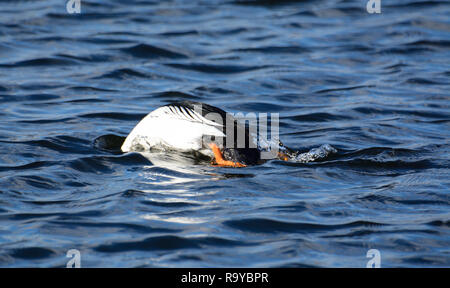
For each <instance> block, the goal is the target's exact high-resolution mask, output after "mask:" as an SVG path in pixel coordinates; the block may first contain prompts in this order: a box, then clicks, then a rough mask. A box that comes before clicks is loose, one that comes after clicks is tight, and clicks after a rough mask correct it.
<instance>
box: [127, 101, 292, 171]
mask: <svg viewBox="0 0 450 288" xmlns="http://www.w3.org/2000/svg"><path fill="white" fill-rule="evenodd" d="M211 115H212V116H214V117H211ZM212 118H213V119H212ZM230 123H231V125H230ZM230 128H232V130H233V131H231V129H230ZM228 133H232V134H231V135H232V136H233V137H232V138H231V139H233V140H232V142H233V143H231V144H232V145H229V144H230V143H228V142H226V141H227V135H228ZM236 135H245V143H239V144H241V145H238V142H237V138H238V137H235V136H236ZM225 143H226V145H225ZM254 143H255V138H254V135H251V133H250V130H249V127H248V126H246V125H244V124H241V123H239V122H238V121H237V120H236V119H235V118H234V117H233V116H232V115H231V114H229V113H226V112H225V111H223V110H222V109H220V108H217V107H214V106H211V105H208V104H205V103H200V102H193V101H183V102H174V103H171V104H167V105H164V106H161V107H159V108H157V109H155V110H154V111H152V112H150V113H149V114H148V115H147V116H145V117H144V118H143V119H142V120H141V121H140V122H139V123H138V124H137V125H136V126H135V127H134V128H133V130H132V131H131V132H130V134H129V135H128V136H127V137H126V139H125V141H124V142H123V144H122V146H121V150H122V152H130V151H136V152H140V151H150V150H152V149H167V150H177V151H181V152H191V151H195V152H199V153H200V154H202V155H206V156H208V157H210V158H211V159H212V164H213V165H215V166H221V167H245V166H247V165H255V164H260V163H262V162H264V160H263V159H261V149H260V148H259V147H258V145H255V144H254ZM242 144H244V145H242ZM252 144H253V145H252ZM277 145H278V147H277V148H278V150H277V151H278V153H277V154H276V155H277V156H276V158H278V159H281V160H285V161H287V160H289V159H290V158H291V157H292V156H294V155H295V154H296V152H294V151H293V150H291V149H289V148H287V147H285V146H284V145H283V144H282V143H281V142H278V144H277Z"/></svg>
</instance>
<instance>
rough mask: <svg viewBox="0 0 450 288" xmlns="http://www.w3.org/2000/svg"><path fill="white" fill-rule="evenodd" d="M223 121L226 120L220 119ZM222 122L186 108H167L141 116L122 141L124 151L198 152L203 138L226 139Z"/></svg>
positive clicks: (173, 106) (169, 106) (171, 106)
mask: <svg viewBox="0 0 450 288" xmlns="http://www.w3.org/2000/svg"><path fill="white" fill-rule="evenodd" d="M222 121H225V119H222ZM222 130H223V125H222V123H216V122H214V121H211V120H209V119H207V118H206V117H203V116H202V115H201V113H198V112H197V111H194V109H190V108H188V107H183V106H176V105H168V106H163V107H160V108H158V109H156V110H154V111H152V112H151V113H149V114H148V115H147V116H145V117H144V119H142V120H141V121H140V122H139V123H138V124H137V125H136V127H134V128H133V130H132V131H131V132H130V134H129V135H128V136H127V138H126V139H125V142H124V144H123V145H122V147H121V149H122V151H123V152H129V151H142V148H144V150H150V149H151V148H152V147H156V146H165V147H169V148H173V149H178V150H200V149H202V148H203V146H204V145H203V144H204V143H203V142H202V139H203V136H205V135H211V136H216V137H225V134H224V133H223V131H222Z"/></svg>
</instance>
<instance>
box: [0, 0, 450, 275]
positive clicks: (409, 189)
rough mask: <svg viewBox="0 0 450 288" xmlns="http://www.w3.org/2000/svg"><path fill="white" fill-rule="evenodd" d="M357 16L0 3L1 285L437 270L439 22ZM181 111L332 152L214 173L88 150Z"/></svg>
mask: <svg viewBox="0 0 450 288" xmlns="http://www.w3.org/2000/svg"><path fill="white" fill-rule="evenodd" d="M366 2H367V1H339V0H335V1H331V0H330V1H298V2H297V1H282V2H276V1H231V0H230V1H227V0H224V1H166V2H163V3H158V2H157V1H148V0H140V1H124V0H123V1H122V0H110V1H106V0H105V1H100V0H89V1H88V0H82V1H81V4H82V5H81V9H82V11H81V12H82V13H81V15H70V14H68V13H67V12H66V9H65V6H66V5H65V4H66V3H65V1H61V0H58V1H56V0H55V1H18V0H16V1H6V0H2V1H0V37H1V38H0V39H1V41H0V135H1V136H0V149H1V151H2V152H1V154H0V223H1V225H0V266H2V267H5V266H6V267H17V266H33V267H35V266H38V267H65V265H66V262H67V261H68V258H66V252H67V250H69V249H72V248H73V249H78V250H79V251H80V252H81V265H82V266H84V267H98V266H107V267H136V266H139V267H140V266H145V267H186V266H196V267H217V266H219V267H222V266H239V267H241V266H244V267H261V266H262V267H297V266H313V267H365V266H366V263H367V261H368V260H369V259H368V258H367V257H366V253H367V251H368V250H369V249H371V248H374V249H378V250H379V251H380V253H381V266H382V267H398V266H401V267H440V266H450V238H449V236H450V235H449V225H450V224H449V223H450V222H449V221H450V210H449V204H450V199H449V191H450V181H449V179H450V177H449V175H450V173H449V164H450V157H449V152H450V145H449V139H450V129H449V128H450V126H449V121H450V110H449V100H450V97H449V92H448V91H449V88H450V87H449V84H450V81H449V76H450V64H449V57H450V50H449V48H450V38H449V36H450V19H449V15H450V4H449V2H447V1H418V0H404V1H388V0H382V1H381V4H382V14H381V15H375V14H368V13H367V12H366V10H365V6H366ZM185 99H187V100H195V101H202V102H206V103H208V104H212V105H215V106H218V107H221V108H223V109H225V110H227V111H230V112H244V113H246V112H255V113H259V112H268V113H270V112H276V113H280V122H281V125H280V137H281V139H282V141H283V142H284V143H285V144H286V145H288V146H290V147H293V148H296V149H299V150H301V151H308V150H310V149H312V148H316V147H319V146H321V145H323V144H330V145H332V146H333V147H335V148H336V149H337V151H338V152H337V153H336V154H333V155H331V156H329V157H327V158H325V159H322V160H320V161H315V162H310V163H287V162H282V161H269V162H267V163H266V164H264V165H261V166H254V167H248V168H243V169H233V168H231V169H226V168H216V167H210V166H207V165H191V164H185V163H184V162H183V159H181V158H177V157H178V156H164V155H159V156H158V157H156V158H155V160H154V161H153V163H152V162H150V161H149V160H147V159H146V158H144V157H143V156H141V155H140V154H137V153H129V154H120V153H110V152H108V151H103V150H100V149H97V148H95V147H94V146H93V141H94V139H95V138H96V137H99V136H102V135H106V134H114V135H120V136H126V135H127V134H128V133H129V131H130V130H131V129H132V128H133V127H134V125H136V123H137V122H138V121H139V120H140V119H141V118H142V117H143V116H145V115H146V114H147V113H148V112H150V111H151V110H152V109H154V108H156V107H158V106H160V105H163V104H165V103H167V102H169V101H173V100H185ZM170 158H172V159H170Z"/></svg>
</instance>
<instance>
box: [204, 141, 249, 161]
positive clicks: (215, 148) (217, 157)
mask: <svg viewBox="0 0 450 288" xmlns="http://www.w3.org/2000/svg"><path fill="white" fill-rule="evenodd" d="M209 147H210V148H211V150H212V151H213V153H214V158H215V162H216V163H215V164H213V165H214V166H219V167H246V166H247V165H245V164H241V163H239V162H233V161H228V160H225V159H223V156H222V152H221V151H220V148H219V146H217V145H216V144H214V143H210V144H209Z"/></svg>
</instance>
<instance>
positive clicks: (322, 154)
mask: <svg viewBox="0 0 450 288" xmlns="http://www.w3.org/2000/svg"><path fill="white" fill-rule="evenodd" d="M334 153H337V150H336V149H335V148H334V147H333V146H331V145H329V144H324V145H322V146H320V147H319V148H313V149H311V150H309V151H308V152H305V153H300V154H298V155H296V156H294V157H293V158H292V160H293V161H296V162H300V163H308V162H313V161H317V160H321V159H324V158H326V157H328V156H329V155H330V154H334Z"/></svg>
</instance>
